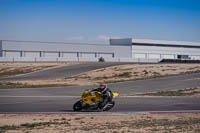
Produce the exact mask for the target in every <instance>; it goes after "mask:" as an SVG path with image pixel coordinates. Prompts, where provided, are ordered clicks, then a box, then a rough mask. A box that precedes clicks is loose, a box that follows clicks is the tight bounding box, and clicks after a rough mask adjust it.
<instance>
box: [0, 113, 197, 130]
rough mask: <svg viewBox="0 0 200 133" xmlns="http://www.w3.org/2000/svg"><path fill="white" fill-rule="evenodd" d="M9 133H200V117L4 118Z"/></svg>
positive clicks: (2, 124) (1, 127)
mask: <svg viewBox="0 0 200 133" xmlns="http://www.w3.org/2000/svg"><path fill="white" fill-rule="evenodd" d="M0 118H1V121H0V132H6V133H21V132H24V133H36V132H37V133H38V132H42V133H60V132H63V133H65V132H73V133H88V132H89V133H94V132H96V133H127V132H144V133H154V132H182V133H184V132H185V133H189V132H191V133H194V132H196V133H197V132H200V113H192V114H186V113H180V114H178V113H177V114H174V113H173V114H152V115H143V114H135V115H134V114H127V115H88V114H87V115H77V114H20V115H14V114H1V115H0Z"/></svg>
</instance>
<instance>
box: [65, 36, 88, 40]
mask: <svg viewBox="0 0 200 133" xmlns="http://www.w3.org/2000/svg"><path fill="white" fill-rule="evenodd" d="M84 39H85V37H84V36H69V37H66V38H65V40H68V41H81V40H84Z"/></svg>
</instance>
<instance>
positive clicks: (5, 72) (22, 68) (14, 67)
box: [0, 62, 74, 77]
mask: <svg viewBox="0 0 200 133" xmlns="http://www.w3.org/2000/svg"><path fill="white" fill-rule="evenodd" d="M71 64H74V63H73V62H71V63H70V62H68V63H64V62H63V63H0V77H7V76H13V75H19V74H25V73H30V72H34V71H38V70H44V69H48V68H52V67H59V66H67V65H71Z"/></svg>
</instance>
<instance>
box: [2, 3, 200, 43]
mask: <svg viewBox="0 0 200 133" xmlns="http://www.w3.org/2000/svg"><path fill="white" fill-rule="evenodd" d="M110 37H112V38H124V37H125V38H129V37H131V38H137V39H155V40H176V41H200V0H0V39H1V40H31V41H59V42H82V43H108V38H110Z"/></svg>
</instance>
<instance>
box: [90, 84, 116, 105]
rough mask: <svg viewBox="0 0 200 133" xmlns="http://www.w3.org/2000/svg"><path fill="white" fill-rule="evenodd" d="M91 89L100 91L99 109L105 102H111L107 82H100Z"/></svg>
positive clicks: (110, 93)
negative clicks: (96, 86)
mask: <svg viewBox="0 0 200 133" xmlns="http://www.w3.org/2000/svg"><path fill="white" fill-rule="evenodd" d="M93 91H99V92H101V93H102V97H103V101H102V102H101V103H100V109H102V108H103V107H104V106H105V105H106V103H107V102H111V101H112V98H113V95H112V92H111V90H110V89H109V88H108V87H107V84H105V83H101V84H100V86H99V87H98V88H96V89H94V90H93Z"/></svg>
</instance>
